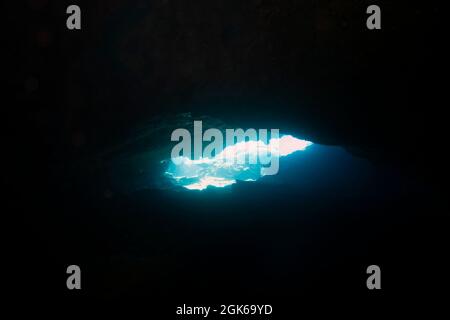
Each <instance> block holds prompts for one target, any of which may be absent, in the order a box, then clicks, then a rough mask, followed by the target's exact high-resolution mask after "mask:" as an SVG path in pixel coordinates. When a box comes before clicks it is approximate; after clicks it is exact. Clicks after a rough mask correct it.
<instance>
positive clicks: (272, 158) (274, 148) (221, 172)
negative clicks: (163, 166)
mask: <svg viewBox="0 0 450 320" xmlns="http://www.w3.org/2000/svg"><path fill="white" fill-rule="evenodd" d="M312 144H313V143H312V142H310V141H306V140H301V139H297V138H294V137H293V136H290V135H286V136H282V137H281V138H272V139H270V141H269V144H265V143H264V142H263V141H261V140H258V141H244V142H240V143H236V144H235V145H232V146H228V147H226V148H225V149H223V150H222V152H220V153H219V154H217V155H216V156H215V157H212V158H200V159H197V160H191V159H189V158H187V157H178V158H176V159H172V160H176V161H175V162H176V163H175V162H174V161H171V162H170V165H169V168H168V169H167V171H166V175H167V176H169V177H170V178H171V180H172V181H173V182H174V183H175V184H176V185H180V186H182V187H184V188H186V189H189V190H204V189H206V188H208V187H209V186H211V187H216V188H223V187H227V186H230V185H232V184H234V183H236V181H237V180H241V181H256V180H258V179H260V178H261V177H263V176H264V175H268V169H269V167H271V168H270V169H273V167H274V165H273V164H274V163H276V164H277V165H278V163H279V158H281V157H284V156H287V155H289V154H292V153H294V152H296V151H304V150H305V149H306V148H307V147H309V146H310V145H312ZM264 157H265V159H266V160H267V161H266V162H263V161H249V159H262V158H264ZM237 159H240V160H241V161H237ZM268 161H269V162H268ZM272 171H273V170H272ZM276 172H278V168H276ZM270 174H274V173H270Z"/></svg>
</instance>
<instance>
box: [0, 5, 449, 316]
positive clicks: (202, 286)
mask: <svg viewBox="0 0 450 320" xmlns="http://www.w3.org/2000/svg"><path fill="white" fill-rule="evenodd" d="M69 4H72V2H70V3H69V2H68V1H45V0H36V1H15V2H12V1H11V2H8V3H6V4H5V6H4V7H5V8H4V9H3V18H2V19H3V20H4V21H5V22H6V25H7V30H6V35H5V40H4V43H6V46H5V47H4V48H3V51H4V53H6V58H5V60H4V63H5V66H4V68H5V69H4V70H6V73H4V75H5V77H7V87H6V88H7V91H8V93H9V94H10V95H12V96H13V99H12V102H6V101H5V105H4V106H3V107H2V112H4V113H5V117H4V120H5V124H4V129H5V132H6V135H4V137H5V138H6V139H5V140H6V146H7V153H6V155H5V156H4V158H5V159H6V163H5V166H4V171H5V173H6V174H5V175H4V182H5V183H6V189H7V191H8V193H7V196H6V199H5V201H4V206H5V208H6V209H7V210H5V211H4V212H5V214H6V215H8V216H10V217H12V218H13V221H14V222H12V224H11V225H6V226H5V227H6V228H7V229H9V230H8V231H13V232H12V233H13V235H12V236H11V237H10V238H9V242H8V247H9V248H10V249H11V252H12V254H13V255H12V256H11V259H9V260H8V265H9V266H11V268H12V270H13V271H12V273H11V277H9V278H10V279H11V280H12V282H13V284H14V289H15V291H14V292H15V293H14V294H12V295H13V296H15V297H18V298H20V299H23V300H26V301H28V298H30V299H32V300H33V301H40V300H41V299H42V300H43V301H49V300H51V301H60V299H62V300H64V301H68V302H69V303H70V302H71V301H74V299H76V301H96V300H107V301H108V300H116V299H117V300H119V301H125V300H126V299H131V300H135V299H136V298H137V297H140V298H143V299H147V298H148V300H147V303H149V304H150V305H152V306H154V307H155V308H156V307H157V306H162V305H165V304H169V305H170V304H172V306H171V307H170V308H172V309H170V308H169V307H168V309H164V308H162V307H161V309H162V311H163V312H164V311H165V310H170V312H169V311H167V312H169V313H168V314H172V313H171V312H172V311H173V310H174V309H173V308H174V307H173V305H176V304H183V303H197V304H207V303H218V304H220V303H231V302H233V303H242V304H246V303H250V302H252V303H272V304H274V305H276V306H277V308H278V310H283V311H285V312H286V313H288V312H289V310H293V309H295V308H297V307H298V303H299V301H324V302H325V301H342V302H343V304H342V306H344V307H345V306H346V305H347V304H353V302H354V303H355V304H359V305H364V304H365V303H367V304H369V305H371V304H372V303H375V304H377V305H384V303H385V302H392V301H399V300H404V301H407V302H409V303H411V302H412V301H417V302H419V304H420V303H422V302H425V301H426V300H427V299H430V298H431V299H433V300H434V301H436V302H438V301H439V299H440V298H445V297H446V295H445V294H443V293H441V290H442V289H444V288H445V285H444V281H445V278H446V271H447V269H446V266H447V264H446V262H445V261H446V258H447V257H446V256H447V255H448V252H447V251H448V250H446V249H447V246H446V238H447V237H446V233H447V226H448V225H447V210H448V205H447V195H446V193H445V187H446V176H447V171H448V169H447V164H448V161H447V160H448V156H447V155H446V154H447V152H446V148H447V141H446V136H447V135H446V131H447V130H446V129H447V128H446V127H447V118H446V115H445V114H446V112H445V111H446V110H445V109H446V107H447V103H446V101H447V99H446V98H447V95H446V89H447V83H448V82H447V78H446V71H445V70H446V69H447V68H446V62H447V61H446V58H447V54H446V42H447V38H448V36H447V34H446V32H445V30H444V21H443V19H444V10H443V8H442V4H441V2H439V1H428V2H418V1H417V2H416V1H414V2H413V1H395V2H394V1H362V0H361V1H350V0H349V1H337V0H329V1H325V0H316V1H312V0H304V1H303V0H302V1H300V0H296V1H290V0H286V1H264V0H249V1H236V2H235V1H222V0H216V1H211V0H210V1H195V2H192V1H181V0H156V1H127V2H125V1H77V2H76V4H78V5H79V6H80V7H81V10H82V29H81V30H79V31H70V30H67V29H66V18H67V15H66V13H65V11H66V7H67V6H68V5H69ZM370 4H377V5H379V6H380V7H381V9H382V30H376V31H370V30H367V28H366V26H365V23H366V18H367V14H366V13H365V12H366V8H367V6H368V5H370ZM444 95H445V96H444ZM183 112H191V114H192V115H193V117H194V118H195V116H196V115H203V114H207V115H210V116H214V117H218V118H220V119H221V120H224V121H226V122H227V123H231V124H234V123H237V124H240V125H242V124H244V125H245V126H247V127H256V128H278V127H282V128H285V129H286V130H290V131H291V132H297V133H301V134H302V136H303V137H306V138H308V139H310V140H312V141H314V142H315V143H319V144H326V145H339V146H342V147H345V148H346V149H347V150H349V151H350V152H352V153H353V154H355V155H358V156H361V157H364V158H367V159H369V160H370V161H371V162H373V163H374V164H376V165H380V166H390V167H394V168H395V169H396V170H398V171H400V172H401V173H402V175H404V176H405V177H407V178H406V179H407V181H410V184H411V185H414V186H415V187H414V188H412V187H411V188H410V187H405V190H404V191H403V192H402V193H401V194H400V195H399V196H398V197H396V198H394V199H391V198H389V199H386V200H385V201H382V202H381V203H376V204H374V203H371V202H370V204H369V202H367V203H366V202H365V199H366V198H364V197H363V198H359V203H355V204H349V202H351V201H353V200H349V199H342V198H339V197H338V196H333V195H332V194H329V195H324V196H323V198H321V196H317V197H316V198H313V199H311V198H309V199H301V195H299V194H297V193H296V192H295V190H280V189H278V190H267V189H264V187H255V188H254V189H252V190H253V191H248V190H247V189H246V188H242V190H240V189H239V187H236V188H235V189H233V191H232V193H231V194H225V195H222V194H220V193H211V195H208V196H209V197H208V198H207V199H205V197H202V196H198V195H195V196H190V195H187V194H179V193H175V194H171V193H167V192H163V191H155V190H147V191H145V190H144V191H139V192H132V193H128V194H122V193H115V192H114V190H111V187H110V186H108V183H107V182H105V179H104V177H103V175H104V173H103V171H102V168H103V164H102V163H101V161H100V160H98V158H97V157H96V155H97V154H98V153H99V152H101V151H102V150H104V149H105V148H108V147H111V146H114V145H116V144H118V143H120V141H123V140H124V139H129V138H130V136H131V137H132V136H133V132H135V130H136V128H140V127H142V126H145V125H146V124H147V123H148V121H149V120H148V119H154V117H155V116H162V115H172V114H179V113H183ZM80 161H85V162H88V163H94V162H95V164H93V165H91V166H89V172H82V171H80V170H79V169H73V168H74V167H76V166H77V164H78V163H80ZM96 161H97V162H96ZM98 161H99V162H98ZM77 168H78V167H77ZM323 179H324V183H326V177H324V178H323ZM386 184H389V181H386ZM377 187H378V188H381V189H382V188H383V185H379V186H377ZM259 188H262V189H259ZM92 190H101V191H100V192H98V193H96V191H92ZM411 190H414V191H411ZM372 192H376V189H374V190H372ZM261 195H264V196H261ZM268 195H269V196H268ZM286 195H289V196H291V198H292V199H293V200H290V201H285V198H286ZM299 197H300V198H299ZM299 199H300V200H299ZM299 201H300V202H299ZM328 202H329V203H330V205H327V204H326V203H328ZM299 203H300V205H299ZM213 208H214V209H213ZM212 210H214V211H213V212H214V213H213V214H214V215H216V217H215V218H214V219H211V218H210V215H211V211H212ZM2 211H3V210H2ZM283 211H284V212H287V213H288V214H287V215H285V216H282V217H280V216H277V217H275V216H274V214H273V213H274V212H283ZM299 211H305V212H308V213H315V212H317V215H318V216H319V217H320V218H317V217H316V218H305V215H301V214H299ZM193 212H195V213H196V215H194V214H193ZM255 212H258V214H256V213H255ZM231 213H232V214H231ZM298 252H301V253H298ZM70 264H78V265H80V266H81V269H82V272H83V278H82V281H83V289H82V290H81V291H80V292H71V291H68V290H67V289H66V287H65V279H66V274H65V268H66V267H67V266H68V265H70ZM371 264H378V265H380V267H381V269H382V286H383V289H382V290H381V291H379V292H369V291H368V290H367V289H366V287H365V279H366V274H365V268H366V267H367V266H368V265H371ZM30 273H32V274H33V276H32V280H30V279H29V277H30ZM30 282H31V283H32V285H31V284H30ZM16 292H17V293H16ZM150 297H151V299H150ZM149 301H153V302H149ZM291 301H296V304H292V303H291ZM375 301H376V302H375ZM167 317H169V316H167ZM163 318H164V317H163Z"/></svg>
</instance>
